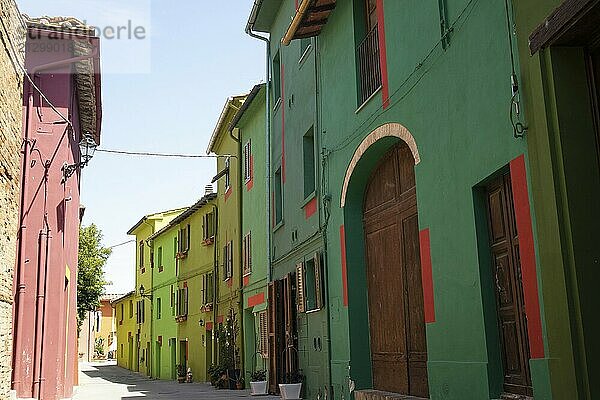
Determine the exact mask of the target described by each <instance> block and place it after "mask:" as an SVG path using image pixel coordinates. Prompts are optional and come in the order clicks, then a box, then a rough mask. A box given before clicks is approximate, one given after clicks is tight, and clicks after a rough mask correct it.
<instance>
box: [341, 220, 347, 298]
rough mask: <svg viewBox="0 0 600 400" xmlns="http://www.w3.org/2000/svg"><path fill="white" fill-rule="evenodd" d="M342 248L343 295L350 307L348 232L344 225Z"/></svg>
mask: <svg viewBox="0 0 600 400" xmlns="http://www.w3.org/2000/svg"><path fill="white" fill-rule="evenodd" d="M340 249H341V253H342V297H343V299H344V307H348V270H347V266H346V232H345V230H344V225H342V226H340Z"/></svg>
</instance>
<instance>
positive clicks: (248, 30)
mask: <svg viewBox="0 0 600 400" xmlns="http://www.w3.org/2000/svg"><path fill="white" fill-rule="evenodd" d="M261 4H262V0H255V1H254V6H253V7H252V15H251V16H250V20H249V21H248V24H247V25H246V34H248V35H249V36H250V37H253V38H255V39H258V40H262V41H263V42H265V45H266V77H265V79H266V102H265V103H266V124H265V131H266V132H265V149H266V152H265V158H266V162H265V164H266V175H265V187H266V190H265V196H266V205H267V221H266V224H267V282H271V279H272V270H271V267H272V265H271V258H272V255H271V213H272V210H271V90H270V88H271V86H270V82H271V41H270V40H269V38H268V37H264V36H260V35H258V34H256V33H254V32H253V29H254V23H255V21H256V16H257V13H258V9H259V7H260V5H261Z"/></svg>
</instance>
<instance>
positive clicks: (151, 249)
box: [150, 247, 154, 268]
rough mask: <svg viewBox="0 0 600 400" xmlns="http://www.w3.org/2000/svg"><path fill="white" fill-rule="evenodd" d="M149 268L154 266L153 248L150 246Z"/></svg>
mask: <svg viewBox="0 0 600 400" xmlns="http://www.w3.org/2000/svg"><path fill="white" fill-rule="evenodd" d="M150 268H154V249H153V248H152V247H150Z"/></svg>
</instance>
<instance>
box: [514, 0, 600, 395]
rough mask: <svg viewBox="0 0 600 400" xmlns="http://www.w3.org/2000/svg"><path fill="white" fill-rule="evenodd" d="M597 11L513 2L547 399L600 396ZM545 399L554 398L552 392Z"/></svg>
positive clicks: (588, 5) (586, 5) (567, 4)
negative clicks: (599, 342)
mask: <svg viewBox="0 0 600 400" xmlns="http://www.w3.org/2000/svg"><path fill="white" fill-rule="evenodd" d="M599 12H600V7H599V6H598V4H597V3H595V2H591V1H583V2H575V1H570V0H567V1H557V0H555V1H533V2H531V3H529V4H527V5H526V4H522V3H521V2H515V19H516V21H515V28H516V29H515V31H516V34H517V39H518V44H519V56H520V60H521V69H520V71H521V74H522V83H523V85H522V92H523V97H524V99H525V104H524V105H525V112H526V121H524V122H525V124H524V125H525V129H526V134H527V138H528V140H527V143H528V148H529V154H530V165H531V179H532V193H533V200H534V205H535V211H536V215H537V218H536V229H537V231H538V232H542V233H543V234H540V235H539V240H538V248H539V253H538V254H539V260H540V264H541V265H542V266H543V268H542V269H541V276H540V280H541V282H542V284H541V296H542V298H543V299H544V310H545V312H544V317H545V321H546V326H545V329H546V331H547V332H548V334H547V340H546V341H545V349H546V351H547V354H546V358H547V360H548V369H549V370H550V373H551V375H552V376H553V379H551V380H550V382H549V387H548V389H547V391H548V393H549V394H548V396H550V395H552V396H553V398H555V399H594V398H597V397H598V396H600V383H599V382H598V380H597V379H595V377H596V376H598V371H599V368H600V367H599V362H600V353H599V351H598V346H597V344H596V342H597V338H598V335H599V334H600V332H599V329H600V325H599V324H598V321H597V319H596V318H595V317H594V314H595V312H594V311H593V310H595V309H596V308H597V307H598V304H599V301H600V299H599V298H598V296H597V295H596V292H595V289H594V287H593V286H594V285H593V282H596V281H597V280H598V278H599V276H598V274H599V270H598V260H599V259H600V252H599V250H598V245H597V244H598V234H597V233H596V225H597V222H596V221H599V220H600V214H599V209H598V207H596V206H590V205H592V204H598V201H599V200H600V150H599V149H600V134H599V133H598V132H599V128H598V127H599V124H598V123H599V121H598V115H599V114H598V104H599V103H598V100H599V98H598V93H599V92H598V86H597V85H598V76H599V75H598V74H599V71H600V69H599V64H598V62H599V61H598V60H599V59H598V54H599V52H598V45H597V43H598V41H597V40H598V34H597V30H596V27H597V26H598V24H599V23H600V19H599V18H598V15H599V14H598V13H599ZM548 398H549V397H548Z"/></svg>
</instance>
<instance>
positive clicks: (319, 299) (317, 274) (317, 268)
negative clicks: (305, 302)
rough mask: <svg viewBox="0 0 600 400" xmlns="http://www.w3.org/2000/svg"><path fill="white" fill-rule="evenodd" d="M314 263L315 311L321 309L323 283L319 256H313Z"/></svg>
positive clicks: (318, 254)
mask: <svg viewBox="0 0 600 400" xmlns="http://www.w3.org/2000/svg"><path fill="white" fill-rule="evenodd" d="M314 261H315V295H316V296H315V297H316V303H317V304H316V305H317V309H319V310H320V309H321V308H323V282H322V280H321V275H322V274H321V272H322V269H321V254H320V253H315V256H314Z"/></svg>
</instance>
